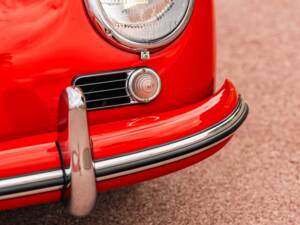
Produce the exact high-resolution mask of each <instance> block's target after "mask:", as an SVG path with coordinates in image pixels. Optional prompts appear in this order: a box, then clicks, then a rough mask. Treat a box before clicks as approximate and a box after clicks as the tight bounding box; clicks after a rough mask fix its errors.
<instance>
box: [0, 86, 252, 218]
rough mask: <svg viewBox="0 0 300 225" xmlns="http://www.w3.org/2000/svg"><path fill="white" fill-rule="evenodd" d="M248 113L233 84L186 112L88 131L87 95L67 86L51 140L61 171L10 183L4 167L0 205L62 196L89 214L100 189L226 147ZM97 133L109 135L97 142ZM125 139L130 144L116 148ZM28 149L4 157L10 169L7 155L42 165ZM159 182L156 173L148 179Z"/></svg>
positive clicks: (75, 212)
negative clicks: (56, 136) (22, 155)
mask: <svg viewBox="0 0 300 225" xmlns="http://www.w3.org/2000/svg"><path fill="white" fill-rule="evenodd" d="M247 114H248V106H247V104H246V103H245V102H244V101H243V99H242V97H240V96H239V95H238V94H237V91H236V89H235V87H234V86H233V84H232V83H231V82H229V81H226V82H225V83H224V85H223V87H222V88H221V89H220V90H219V91H218V92H217V93H216V94H214V95H213V96H212V97H210V98H208V99H206V100H204V101H201V102H199V103H197V104H194V105H191V106H188V107H185V108H183V109H179V110H175V111H172V112H164V113H162V114H158V115H153V116H151V117H146V118H140V119H136V120H129V121H120V122H116V123H115V124H114V123H112V124H108V125H99V126H89V125H88V119H87V113H86V103H85V100H84V96H83V94H82V92H81V91H80V89H78V88H76V87H68V88H66V90H65V91H64V93H63V94H62V96H61V100H60V115H59V118H60V119H59V132H58V138H57V139H56V140H53V143H55V145H56V146H57V151H56V152H53V151H51V154H53V155H54V154H55V156H56V157H58V158H59V159H60V160H59V161H60V164H59V165H57V166H56V167H57V168H56V169H53V168H52V169H49V170H41V168H39V169H38V170H37V171H34V172H30V173H23V174H18V175H13V176H9V175H7V172H6V173H1V170H2V166H4V165H5V164H4V165H3V164H1V163H0V205H1V204H3V203H7V202H9V201H11V200H16V199H18V198H23V199H24V198H26V197H27V196H30V197H32V196H35V195H40V194H42V193H43V194H45V193H49V192H55V191H60V192H61V195H62V197H63V198H66V197H69V198H70V203H69V209H70V212H71V213H72V214H73V215H77V216H84V215H87V214H88V213H89V212H90V211H91V210H92V209H93V207H94V204H95V201H96V196H97V195H96V192H97V190H98V191H99V190H101V185H104V186H105V184H107V183H108V182H113V181H114V180H118V179H122V178H123V179H124V177H125V178H126V177H128V176H132V177H133V178H132V179H131V181H132V180H134V176H135V175H136V174H141V173H143V172H145V171H151V170H153V171H154V170H155V169H156V168H164V166H167V165H172V164H174V163H179V162H181V161H182V162H183V161H184V160H187V159H189V158H192V157H195V156H197V155H200V154H204V153H205V152H209V151H210V150H211V149H213V148H214V147H215V146H218V145H220V144H222V143H223V142H224V143H225V142H226V141H227V140H228V139H229V138H230V137H231V136H232V135H233V133H234V132H235V131H236V130H237V129H238V128H239V127H240V125H241V124H242V123H243V121H244V120H245V119H246V117H247ZM141 121H142V122H141ZM112 127H116V129H114V128H112ZM108 128H110V129H108ZM107 130H108V131H107ZM106 131H107V132H106ZM99 132H100V133H101V132H104V133H105V132H106V134H105V135H104V134H103V135H99V134H97V133H99ZM159 132H161V134H158V133H159ZM110 135H111V136H110ZM108 137H110V138H108ZM123 140H124V142H125V140H126V143H127V144H125V145H120V144H119V145H118V144H116V142H118V143H121V142H123ZM128 142H129V143H134V144H132V145H133V146H134V148H136V149H132V148H133V147H132V146H128ZM111 143H114V144H115V145H112V144H111ZM31 146H34V145H33V144H31ZM39 146H41V147H36V146H35V147H34V148H35V153H34V154H37V152H40V153H41V154H42V153H43V151H46V149H43V148H42V146H43V145H39ZM120 146H122V148H123V149H122V150H120V148H119V147H120ZM126 146H128V147H126ZM28 148H31V147H30V146H26V148H24V150H22V149H23V148H22V149H21V150H20V148H18V150H15V149H7V151H6V150H2V151H0V158H1V160H2V161H5V160H6V159H9V160H10V161H12V162H13V161H14V158H13V157H14V155H16V154H8V152H13V151H18V154H19V155H20V154H22V153H24V154H26V155H27V157H24V159H18V160H19V161H20V160H23V161H22V165H24V167H25V166H27V167H28V166H30V167H32V168H35V167H37V166H35V165H40V164H41V162H38V160H37V161H30V162H29V160H30V159H31V158H32V157H31V158H30V155H29V154H31V153H30V151H28ZM32 148H33V147H32ZM113 148H115V149H116V150H115V152H114V151H113V150H112V149H113ZM126 148H127V149H126ZM106 149H107V151H106ZM108 150H109V151H108ZM22 151H24V152H22ZM105 152H109V153H110V155H108V153H105ZM32 154H33V153H32ZM49 154H50V153H49ZM16 157H17V156H16ZM18 160H16V161H18ZM25 160H28V162H27V161H26V162H25ZM41 160H42V159H41ZM173 170H176V169H173ZM21 171H26V168H25V169H23V170H21ZM3 174H4V175H3ZM155 176H159V174H156V175H153V176H152V175H151V176H149V178H151V177H155ZM136 181H139V179H136ZM119 182H120V183H122V181H119ZM104 189H105V188H104ZM1 202H2V203H1Z"/></svg>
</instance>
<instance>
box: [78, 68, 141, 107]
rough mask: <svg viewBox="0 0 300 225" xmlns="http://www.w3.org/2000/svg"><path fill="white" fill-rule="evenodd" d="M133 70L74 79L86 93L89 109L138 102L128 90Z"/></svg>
mask: <svg viewBox="0 0 300 225" xmlns="http://www.w3.org/2000/svg"><path fill="white" fill-rule="evenodd" d="M131 73H132V70H127V71H120V72H111V73H99V74H93V75H84V76H79V77H77V78H76V79H75V80H74V81H73V85H75V86H78V87H80V88H81V90H82V91H83V93H84V96H85V98H86V104H87V109H88V110H96V109H105V108H111V107H117V106H124V105H130V104H136V103H137V101H135V100H134V99H132V98H131V96H130V95H129V93H128V91H127V80H128V79H129V76H130V74H131Z"/></svg>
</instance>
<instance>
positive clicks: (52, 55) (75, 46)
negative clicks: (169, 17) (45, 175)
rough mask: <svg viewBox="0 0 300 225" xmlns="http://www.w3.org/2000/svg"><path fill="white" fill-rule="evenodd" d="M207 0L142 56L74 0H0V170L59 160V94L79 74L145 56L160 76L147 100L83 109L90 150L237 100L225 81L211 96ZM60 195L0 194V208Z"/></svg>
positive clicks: (168, 130)
mask: <svg viewBox="0 0 300 225" xmlns="http://www.w3.org/2000/svg"><path fill="white" fill-rule="evenodd" d="M213 23H214V21H213V8H212V1H205V0H197V1H195V10H194V13H193V16H192V18H191V21H190V23H189V25H188V27H187V29H186V30H185V31H184V33H183V34H182V35H181V36H180V37H179V38H178V39H177V40H176V41H175V42H173V43H172V44H171V45H169V46H168V47H166V48H165V49H163V50H161V51H159V52H157V53H155V54H153V55H152V56H151V59H150V60H148V61H141V60H140V59H139V57H138V55H136V54H132V53H128V52H126V51H123V50H120V49H118V48H116V47H114V46H112V45H111V44H109V43H107V42H106V41H105V40H104V39H103V38H101V36H100V35H99V34H98V33H97V32H96V31H95V30H94V28H93V26H92V25H91V23H90V21H89V19H88V17H87V15H86V13H85V8H84V5H83V1H71V0H67V1H65V0H44V1H39V0H30V1H25V0H14V1H4V2H1V3H0V30H1V33H0V40H1V43H0V75H1V88H0V105H1V106H3V107H2V108H1V110H0V124H1V129H0V158H1V160H0V179H1V178H5V177H12V176H17V175H20V174H26V173H32V172H38V171H44V170H50V169H58V168H60V161H59V156H58V152H57V149H56V147H55V141H56V139H57V127H58V125H57V124H58V123H57V121H58V111H59V110H58V107H59V97H60V95H61V93H62V91H63V90H64V89H65V88H66V87H67V86H69V85H70V84H71V81H72V79H73V78H74V77H75V76H77V75H80V74H88V73H94V72H104V71H111V70H119V69H126V68H132V67H138V66H148V67H150V68H153V69H155V70H156V71H157V72H158V74H159V75H160V76H161V79H162V87H163V88H162V93H161V95H160V96H159V97H158V99H157V100H155V101H154V102H153V103H150V104H146V105H135V106H128V107H121V108H116V109H108V110H102V111H95V112H90V113H89V114H88V119H89V125H90V133H91V135H92V141H93V147H94V159H101V158H103V157H108V156H114V155H118V154H122V153H127V152H131V151H136V150H140V149H143V148H146V147H150V146H155V145H158V144H163V143H165V142H169V141H172V140H175V139H178V138H182V137H184V136H187V135H190V134H193V133H195V132H199V131H200V130H202V129H204V128H206V127H208V126H210V125H212V124H214V123H216V122H218V121H220V120H221V119H223V118H225V117H226V116H227V115H228V114H229V113H230V112H231V111H232V110H233V108H234V107H235V105H236V103H237V93H236V90H235V88H234V87H233V85H232V84H231V83H230V82H226V83H225V85H224V86H223V88H222V89H221V90H220V92H218V93H217V94H215V95H214V96H212V94H213V89H214V86H213V83H214V74H215V46H214V24H213ZM223 144H225V142H224V143H222V144H220V145H219V146H217V147H214V148H213V149H211V150H209V151H207V152H204V153H202V154H199V155H197V156H194V157H191V158H188V159H185V160H182V161H180V162H176V163H173V164H170V165H167V166H163V167H159V168H156V169H153V170H149V171H146V172H142V173H137V174H134V175H130V176H125V177H122V178H118V179H115V180H111V181H105V182H103V183H101V184H99V186H98V189H99V191H103V190H108V189H112V188H116V187H120V186H124V185H129V184H132V183H135V182H139V181H143V180H146V179H151V178H154V177H157V176H161V175H164V174H167V173H170V172H173V171H176V170H178V169H181V168H184V167H186V166H188V165H191V164H193V163H196V162H198V161H200V160H202V159H204V158H206V157H208V156H209V155H211V154H213V153H214V152H216V151H217V150H218V149H219V148H220V147H222V145H223ZM57 200H59V192H51V193H45V194H40V195H34V196H29V197H23V198H20V199H12V200H6V201H0V210H4V209H10V208H15V207H21V206H26V205H31V204H38V203H45V202H50V201H57Z"/></svg>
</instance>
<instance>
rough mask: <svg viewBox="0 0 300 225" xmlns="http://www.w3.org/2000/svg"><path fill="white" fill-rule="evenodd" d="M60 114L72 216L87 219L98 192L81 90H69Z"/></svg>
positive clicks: (61, 144)
mask: <svg viewBox="0 0 300 225" xmlns="http://www.w3.org/2000/svg"><path fill="white" fill-rule="evenodd" d="M59 114H60V115H59V138H58V142H59V145H60V148H61V151H62V155H63V160H64V163H63V164H65V165H68V166H65V167H66V168H64V169H65V171H66V173H67V174H68V177H69V178H70V202H69V204H68V207H69V212H70V213H71V214H72V215H74V216H85V215H88V214H89V213H90V212H91V211H92V210H93V208H94V206H95V203H96V198H97V191H96V177H95V170H94V166H93V159H92V152H91V151H92V150H91V142H90V136H89V132H88V123H87V113H86V103H85V98H84V95H83V93H82V91H81V90H80V89H79V88H77V87H68V88H66V89H65V91H64V92H63V94H62V96H61V99H60V113H59ZM69 167H70V168H69Z"/></svg>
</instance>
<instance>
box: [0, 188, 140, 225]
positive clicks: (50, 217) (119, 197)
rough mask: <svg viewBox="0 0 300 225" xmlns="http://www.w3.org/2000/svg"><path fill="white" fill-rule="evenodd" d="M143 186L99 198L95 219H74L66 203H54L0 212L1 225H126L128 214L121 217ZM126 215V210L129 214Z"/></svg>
mask: <svg viewBox="0 0 300 225" xmlns="http://www.w3.org/2000/svg"><path fill="white" fill-rule="evenodd" d="M139 186H140V184H137V185H133V186H129V187H124V188H120V189H116V190H112V191H107V192H103V193H101V194H99V195H98V199H97V203H96V207H95V209H94V211H93V212H92V213H91V215H89V216H87V217H84V218H77V217H73V216H71V215H69V214H68V212H67V210H66V208H65V207H64V204H63V203H51V204H44V205H36V206H30V207H26V208H19V209H14V210H9V211H4V212H0V224H1V225H2V224H3V225H4V224H5V225H13V224H30V225H34V224H39V225H40V224H85V225H86V224H105V225H106V224H107V221H110V224H111V223H114V222H113V221H114V220H116V221H115V222H117V221H122V220H123V221H125V220H126V217H128V214H127V213H125V214H122V213H118V212H121V211H123V210H124V206H125V205H128V204H131V203H130V202H131V201H132V202H134V201H137V198H139V195H138V194H137V190H138V189H139ZM125 211H126V210H125Z"/></svg>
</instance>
